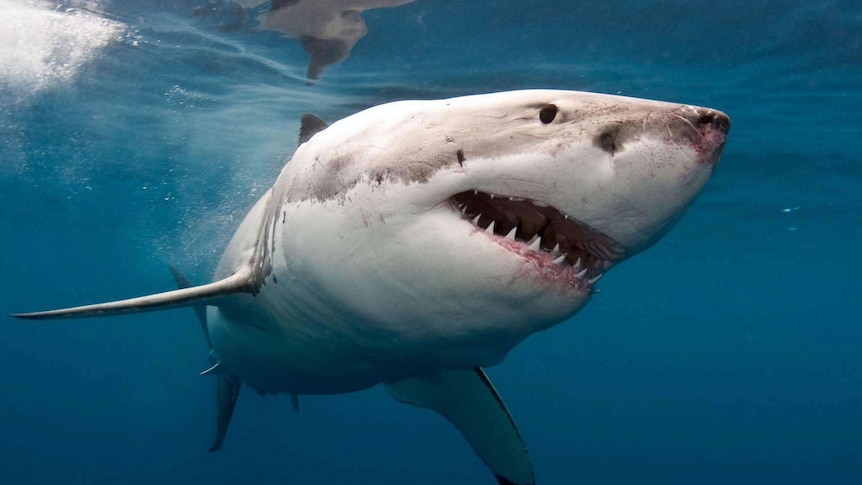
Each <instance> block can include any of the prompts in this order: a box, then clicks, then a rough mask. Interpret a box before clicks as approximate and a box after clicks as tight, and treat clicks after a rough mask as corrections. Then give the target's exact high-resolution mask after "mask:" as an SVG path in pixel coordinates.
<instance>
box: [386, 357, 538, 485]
mask: <svg viewBox="0 0 862 485" xmlns="http://www.w3.org/2000/svg"><path fill="white" fill-rule="evenodd" d="M386 389H387V390H388V391H389V393H390V394H392V396H394V397H395V399H397V400H399V401H401V402H404V403H407V404H414V405H416V406H421V407H425V408H428V409H432V410H434V411H437V412H438V413H440V414H441V415H443V417H445V418H446V419H448V420H449V421H450V422H451V423H452V424H454V425H455V427H456V428H458V431H460V432H461V434H462V435H463V436H464V438H466V439H467V442H468V443H470V446H472V447H473V450H474V451H476V454H477V455H479V458H481V459H482V461H483V462H485V464H486V465H487V466H488V468H490V469H491V471H492V472H493V473H494V475H495V476H496V477H497V480H498V481H499V482H500V483H501V484H503V485H509V484H513V485H532V484H534V483H535V479H534V478H533V466H532V464H531V463H530V458H529V456H528V455H527V448H526V446H525V445H524V442H523V440H522V439H521V434H520V433H519V432H518V427H517V426H516V425H515V422H514V421H513V420H512V416H511V415H509V411H508V410H507V409H506V405H505V404H503V400H502V399H500V395H499V394H497V391H496V389H494V386H493V385H492V384H491V381H490V380H488V376H486V375H485V372H484V371H482V369H480V368H478V367H477V368H475V369H473V370H459V371H446V372H438V373H434V374H427V375H422V376H418V377H411V378H409V379H403V380H400V381H396V382H390V383H388V384H386Z"/></svg>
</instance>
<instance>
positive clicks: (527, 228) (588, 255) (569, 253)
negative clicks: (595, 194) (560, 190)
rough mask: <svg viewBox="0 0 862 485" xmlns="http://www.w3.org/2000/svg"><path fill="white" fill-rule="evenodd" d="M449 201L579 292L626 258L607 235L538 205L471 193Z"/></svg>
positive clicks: (507, 245)
mask: <svg viewBox="0 0 862 485" xmlns="http://www.w3.org/2000/svg"><path fill="white" fill-rule="evenodd" d="M450 202H451V203H452V205H453V206H454V207H455V208H456V209H457V210H458V211H459V212H460V213H461V217H462V218H463V219H464V220H466V221H468V222H470V223H471V224H472V225H473V226H475V227H476V229H477V230H479V231H481V232H483V233H485V235H487V236H489V237H490V238H491V239H492V240H493V241H494V242H495V243H497V244H499V245H501V246H503V247H504V248H506V249H508V250H510V251H512V252H514V253H516V254H518V255H520V256H522V257H524V258H525V259H528V260H530V261H532V262H533V263H534V264H535V265H536V266H537V267H538V268H539V269H541V270H542V271H543V272H544V274H546V275H548V276H550V277H552V278H553V279H554V280H563V281H565V282H566V283H567V284H570V285H572V286H575V287H577V288H579V289H583V290H587V291H591V290H592V287H593V285H594V284H595V282H596V281H597V280H598V279H599V278H600V277H601V276H602V274H604V272H605V271H606V270H607V269H608V268H610V267H611V266H612V265H613V264H614V263H615V262H617V261H619V260H620V259H622V258H623V256H624V255H625V248H623V247H622V246H621V245H620V244H619V243H617V242H616V241H614V240H613V239H612V238H611V237H610V236H607V235H606V234H603V233H601V232H599V231H597V230H596V229H593V228H592V227H590V226H589V225H588V224H586V223H583V222H581V221H578V220H576V219H574V218H572V217H569V216H568V215H566V214H563V213H562V212H560V211H559V210H557V209H555V208H553V207H551V206H549V205H548V204H545V203H544V202H541V201H537V200H530V199H523V198H519V197H509V196H501V195H494V194H487V193H484V192H479V191H476V190H470V191H467V192H461V193H459V194H456V195H455V196H453V197H452V198H451V199H450Z"/></svg>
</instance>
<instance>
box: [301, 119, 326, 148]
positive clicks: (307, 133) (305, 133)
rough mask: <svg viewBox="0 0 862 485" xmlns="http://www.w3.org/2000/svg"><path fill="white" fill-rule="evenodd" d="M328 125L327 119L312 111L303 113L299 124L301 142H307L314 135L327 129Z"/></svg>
mask: <svg viewBox="0 0 862 485" xmlns="http://www.w3.org/2000/svg"><path fill="white" fill-rule="evenodd" d="M327 126H329V125H327V124H326V122H325V121H323V120H322V119H320V118H318V117H317V116H315V115H313V114H311V113H306V114H304V115H302V120H301V121H300V126H299V144H300V145H302V144H303V143H305V142H307V141H308V140H310V139H311V137H312V136H314V135H316V134H317V133H320V132H321V131H323V130H325V129H326V127H327Z"/></svg>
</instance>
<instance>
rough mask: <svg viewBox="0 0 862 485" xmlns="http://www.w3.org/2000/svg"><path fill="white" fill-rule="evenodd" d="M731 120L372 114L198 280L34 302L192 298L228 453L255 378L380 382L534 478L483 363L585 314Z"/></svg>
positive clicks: (337, 138) (512, 479) (491, 111)
mask: <svg viewBox="0 0 862 485" xmlns="http://www.w3.org/2000/svg"><path fill="white" fill-rule="evenodd" d="M729 128H730V120H729V118H728V117H727V115H725V114H724V113H722V112H720V111H717V110H713V109H708V108H700V107H694V106H688V105H680V104H674V103H665V102H659V101H652V100H642V99H635V98H626V97H619V96H609V95H602V94H593V93H583V92H577V91H557V90H528V91H511V92H501V93H491V94H483V95H475V96H466V97H460V98H451V99H443V100H432V101H401V102H396V103H390V104H385V105H380V106H376V107H373V108H369V109H367V110H365V111H362V112H359V113H357V114H355V115H352V116H350V117H347V118H345V119H342V120H340V121H337V122H335V123H333V124H332V125H327V124H326V123H325V122H323V120H320V119H319V118H317V117H315V116H313V115H306V116H304V117H303V121H302V130H301V133H300V137H299V140H300V144H299V147H298V148H297V150H296V152H295V153H294V155H293V156H292V157H291V159H290V160H289V161H288V163H287V164H286V165H285V167H284V169H283V170H282V172H281V173H280V175H279V176H278V178H277V180H276V181H275V183H274V185H273V187H272V189H270V190H269V191H268V192H267V193H266V194H265V195H264V196H263V198H262V199H261V200H260V201H258V203H257V204H256V205H255V206H254V207H253V208H252V209H251V211H250V212H249V213H248V215H247V216H246V217H245V218H244V220H243V221H242V223H241V224H240V226H239V228H238V229H237V231H236V233H235V234H234V236H233V238H232V239H231V241H230V243H229V244H228V247H227V248H226V250H225V252H224V254H223V255H222V258H221V260H220V262H219V264H218V267H217V269H216V271H215V275H214V278H213V282H211V283H207V284H203V285H199V286H194V285H192V284H191V283H190V282H189V281H188V280H187V279H185V278H184V277H183V276H182V275H181V274H180V273H179V272H178V271H176V270H173V274H174V279H175V282H176V285H177V287H178V289H176V290H172V291H166V292H164V293H159V294H155V295H147V296H142V297H136V298H130V299H128V300H121V301H114V302H107V303H99V304H93V305H85V306H80V307H73V308H65V309H60V310H49V311H43V312H35V313H19V314H14V315H13V316H15V317H19V318H25V319H37V320H41V319H52V318H80V317H93V316H112V315H118V314H123V313H134V312H144V311H153V310H164V309H168V308H177V307H191V308H193V309H194V310H195V313H196V315H197V318H198V321H199V323H200V325H201V327H202V329H203V331H204V335H205V337H206V338H207V341H208V343H209V345H210V349H211V350H210V359H211V362H210V366H209V368H208V369H207V370H206V371H204V372H203V373H202V374H206V375H212V376H214V378H215V380H216V389H217V393H216V395H217V406H218V417H217V422H216V436H215V439H214V441H213V445H212V447H211V450H215V449H218V448H219V447H221V445H222V443H223V441H224V439H225V436H226V433H227V429H228V425H229V423H230V419H231V416H232V414H233V409H234V405H235V403H236V400H237V398H238V396H239V393H240V389H241V387H242V386H243V384H244V385H246V386H248V387H251V388H253V389H255V390H257V391H258V392H260V393H262V394H277V393H287V394H289V395H290V396H291V400H292V403H293V405H294V407H295V408H296V409H297V410H298V409H299V395H301V394H337V393H346V392H353V391H358V390H361V389H365V388H368V387H371V386H374V385H378V384H383V385H384V386H385V387H386V389H387V390H388V391H389V393H390V394H392V395H393V397H395V398H396V399H397V400H399V401H401V402H404V403H408V404H413V405H417V406H421V407H425V408H429V409H432V410H434V411H436V412H438V413H439V414H441V415H442V416H444V417H445V418H446V419H447V420H449V421H450V422H451V423H452V424H453V425H454V426H455V427H456V428H457V429H458V430H459V431H460V432H461V434H462V435H463V436H464V438H465V439H466V440H467V441H468V443H469V444H470V445H471V446H472V448H473V450H474V451H475V452H476V454H477V455H478V457H479V458H480V459H481V460H482V461H483V462H484V463H485V464H486V465H487V466H488V468H489V469H490V471H491V472H492V473H493V475H494V476H495V477H496V479H497V481H498V482H499V483H503V484H533V483H535V479H534V475H533V468H532V465H531V463H530V460H529V456H528V454H527V451H526V446H525V445H524V442H523V440H522V439H521V436H520V433H519V431H518V428H517V426H516V425H515V422H514V420H513V418H512V417H511V415H510V414H509V412H508V410H507V409H506V406H505V404H504V403H503V400H502V398H501V397H500V395H499V393H498V392H497V390H496V389H495V388H494V386H493V385H492V384H491V382H490V380H489V379H488V377H487V376H486V375H485V373H484V371H483V370H482V367H486V366H490V365H495V364H497V363H499V362H501V361H502V360H503V359H504V358H505V356H506V355H507V353H508V352H509V351H510V350H511V349H512V348H513V347H515V346H516V345H517V344H518V343H520V342H521V341H523V340H524V339H525V338H527V337H528V336H530V335H531V334H533V333H535V332H538V331H541V330H543V329H546V328H549V327H551V326H553V325H556V324H559V323H561V322H564V321H566V320H568V319H569V318H570V317H572V316H573V315H575V314H576V313H577V312H578V311H579V310H580V309H581V308H583V307H584V306H585V305H586V304H587V303H588V302H589V300H590V297H591V295H592V294H593V293H594V292H595V291H596V285H597V283H598V281H599V279H600V278H601V277H602V276H603V275H604V274H605V273H606V272H608V271H610V270H611V269H612V268H613V267H615V266H616V265H617V264H620V263H621V262H623V261H624V260H626V259H627V258H630V257H633V256H635V255H636V254H638V253H639V252H641V251H644V250H646V249H647V248H649V247H650V246H651V245H652V244H654V243H656V242H657V241H658V240H659V239H661V237H662V236H663V235H664V234H666V233H667V232H668V231H669V230H670V229H671V227H672V226H673V224H674V223H675V222H676V221H677V220H679V218H680V217H681V215H682V214H683V212H684V211H685V210H686V208H687V207H688V206H689V205H690V204H691V203H692V201H693V200H694V199H695V198H696V197H697V195H698V194H699V193H700V192H701V191H702V190H703V188H704V187H705V185H706V183H707V181H708V180H709V178H710V176H711V175H712V173H713V171H714V170H715V168H716V166H717V165H718V161H719V158H720V156H721V153H722V150H723V147H724V144H725V142H726V139H727V135H728V131H729Z"/></svg>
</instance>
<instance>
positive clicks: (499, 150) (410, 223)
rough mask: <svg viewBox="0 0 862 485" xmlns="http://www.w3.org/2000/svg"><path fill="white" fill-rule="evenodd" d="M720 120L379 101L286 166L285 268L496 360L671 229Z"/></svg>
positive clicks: (718, 142)
mask: <svg viewBox="0 0 862 485" xmlns="http://www.w3.org/2000/svg"><path fill="white" fill-rule="evenodd" d="M728 128H729V119H728V117H727V116H726V115H725V114H723V113H721V112H718V111H715V110H710V109H704V108H697V107H692V106H685V105H678V104H670V103H662V102H656V101H647V100H640V99H633V98H625V97H619V96H608V95H600V94H590V93H582V92H571V91H550V90H534V91H514V92H506V93H495V94H488V95H477V96H468V97H462V98H453V99H448V100H437V101H407V102H396V103H391V104H386V105H381V106H378V107H375V108H371V109H368V110H365V111H363V112H361V113H358V114H356V115H354V116H351V117H348V118H345V119H343V120H341V121H339V122H336V123H334V124H333V125H332V126H330V127H328V128H327V129H325V130H323V131H321V132H319V133H318V134H316V135H315V136H314V137H312V138H311V139H310V141H309V142H307V143H305V144H303V145H301V146H300V147H299V149H298V150H297V152H296V154H295V155H294V157H293V159H292V160H291V162H290V163H289V164H288V165H287V166H286V167H285V170H284V171H283V172H282V175H281V177H280V179H279V181H278V182H277V183H276V192H280V193H281V197H282V206H283V214H281V216H282V217H283V218H284V220H286V221H288V222H287V223H286V224H285V225H284V229H283V231H282V233H281V234H280V235H279V236H278V237H279V239H280V242H281V243H283V250H284V252H283V259H282V260H281V261H280V262H278V263H279V264H283V265H284V266H285V267H286V272H287V273H288V277H291V278H294V279H295V280H296V281H298V282H301V285H302V286H304V287H306V289H307V290H308V294H309V295H325V299H326V300H327V301H332V300H335V301H339V302H341V304H342V305H343V308H344V309H345V314H344V315H343V319H344V320H345V321H352V320H357V319H358V320H363V321H365V322H366V324H367V325H368V326H369V328H374V329H378V330H379V331H380V332H381V335H387V334H388V333H389V332H395V331H396V330H395V329H397V332H398V338H399V339H400V342H399V344H405V343H409V341H410V340H411V339H413V340H415V341H416V342H417V347H416V349H415V350H416V352H417V353H421V351H422V350H421V349H424V350H425V351H427V352H431V353H434V355H435V356H439V355H440V354H441V353H447V352H449V353H452V354H453V356H452V359H454V360H455V361H457V360H458V356H459V355H471V356H472V355H475V354H476V352H478V354H479V358H478V359H474V360H478V361H471V362H470V363H469V365H488V364H489V363H494V362H496V361H499V359H501V358H502V357H503V356H504V355H505V352H506V351H508V349H510V348H511V346H513V345H514V344H516V343H517V342H519V341H520V340H522V339H523V338H524V337H525V336H527V335H529V334H530V333H532V332H534V331H537V330H540V329H543V328H546V327H548V326H551V325H553V324H556V323H558V322H560V321H563V320H565V319H567V318H568V317H570V316H572V315H573V314H574V313H576V312H577V311H578V310H579V309H580V308H582V307H583V306H584V305H585V304H586V303H587V302H588V300H589V298H590V296H591V294H592V292H593V289H594V285H595V281H596V280H597V279H598V278H599V277H600V276H601V275H603V274H604V273H605V272H606V271H608V270H609V269H610V268H611V267H613V266H614V265H616V264H617V263H619V262H620V261H622V260H623V259H625V258H627V257H631V256H633V255H634V254H636V253H638V252H640V251H642V250H644V249H645V248H647V247H649V246H650V245H651V244H653V243H654V242H655V241H657V240H658V239H659V238H660V237H661V236H662V235H663V234H665V233H666V231H667V230H668V229H669V228H670V227H671V226H672V224H673V223H674V222H675V221H676V220H677V219H678V218H679V216H680V215H681V214H682V213H683V211H684V210H685V208H686V207H687V206H688V205H689V204H690V203H691V202H692V201H693V200H694V198H695V196H696V195H697V194H698V193H699V192H700V191H701V189H702V188H703V187H704V185H705V184H706V182H707V180H708V179H709V178H710V176H711V174H712V172H713V170H714V169H715V167H716V164H717V163H718V159H719V156H720V153H721V150H722V147H723V145H724V142H725V137H726V135H727V132H728ZM291 221H292V223H291ZM292 227H303V228H304V230H303V231H301V232H298V231H292V229H291V228H292ZM309 228H314V229H313V230H309ZM321 298H323V297H321ZM304 299H305V300H313V299H314V297H313V296H308V297H306V298H304ZM429 339H430V340H435V339H436V340H437V341H438V343H439V345H436V346H435V345H428V341H429ZM418 343H421V345H419V344H418ZM408 347H409V345H408ZM401 348H402V349H403V348H404V346H403V345H402V346H401ZM470 351H475V352H470Z"/></svg>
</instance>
